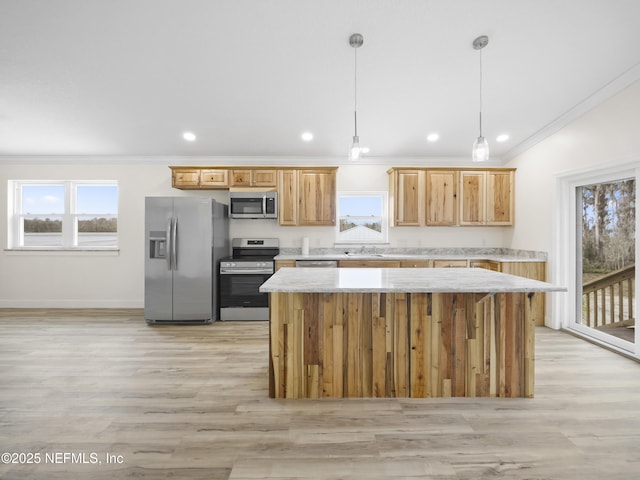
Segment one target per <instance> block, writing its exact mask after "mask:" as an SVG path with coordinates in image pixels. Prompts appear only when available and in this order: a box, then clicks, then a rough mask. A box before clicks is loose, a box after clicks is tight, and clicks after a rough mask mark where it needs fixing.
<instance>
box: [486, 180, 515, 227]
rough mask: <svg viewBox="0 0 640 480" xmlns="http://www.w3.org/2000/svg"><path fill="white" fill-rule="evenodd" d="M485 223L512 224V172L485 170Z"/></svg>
mask: <svg viewBox="0 0 640 480" xmlns="http://www.w3.org/2000/svg"><path fill="white" fill-rule="evenodd" d="M487 225H513V172H503V171H497V172H494V171H488V172H487Z"/></svg>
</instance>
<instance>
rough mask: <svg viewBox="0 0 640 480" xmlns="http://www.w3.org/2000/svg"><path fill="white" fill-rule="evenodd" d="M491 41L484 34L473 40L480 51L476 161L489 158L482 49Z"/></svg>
mask: <svg viewBox="0 0 640 480" xmlns="http://www.w3.org/2000/svg"><path fill="white" fill-rule="evenodd" d="M488 43H489V37H487V36H486V35H482V36H480V37H478V38H476V39H475V40H474V41H473V48H474V50H478V51H479V53H480V115H479V119H480V134H479V135H478V138H476V141H475V142H473V150H472V152H471V160H472V161H474V162H486V161H487V160H489V144H488V143H487V139H486V138H484V136H482V49H483V48H484V47H486V46H487V44H488Z"/></svg>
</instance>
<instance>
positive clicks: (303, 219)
mask: <svg viewBox="0 0 640 480" xmlns="http://www.w3.org/2000/svg"><path fill="white" fill-rule="evenodd" d="M298 188H299V195H300V204H299V210H298V225H335V224H336V172H335V170H331V171H325V170H299V171H298Z"/></svg>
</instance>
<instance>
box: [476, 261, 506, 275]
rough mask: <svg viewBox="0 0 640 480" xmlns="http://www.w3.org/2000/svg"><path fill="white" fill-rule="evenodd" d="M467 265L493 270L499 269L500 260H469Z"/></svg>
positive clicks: (497, 270)
mask: <svg viewBox="0 0 640 480" xmlns="http://www.w3.org/2000/svg"><path fill="white" fill-rule="evenodd" d="M469 267H471V268H485V269H487V270H492V271H494V272H499V271H500V262H495V261H493V260H469Z"/></svg>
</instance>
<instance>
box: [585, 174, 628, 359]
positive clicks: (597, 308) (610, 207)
mask: <svg viewBox="0 0 640 480" xmlns="http://www.w3.org/2000/svg"><path fill="white" fill-rule="evenodd" d="M576 193H577V198H576V200H577V202H576V204H577V208H578V212H577V215H576V217H577V220H578V225H577V232H578V238H577V245H578V263H579V268H578V279H577V280H578V281H577V284H578V286H579V288H578V294H579V299H578V304H579V310H578V311H580V312H581V315H578V318H577V319H576V323H577V324H578V325H579V327H580V329H581V330H582V329H584V330H583V331H585V333H589V334H592V335H593V336H595V337H597V338H599V339H600V340H603V341H605V342H608V343H611V344H614V345H616V346H618V347H622V348H627V349H629V350H633V344H634V343H635V295H634V293H635V225H636V220H635V180H634V179H622V180H614V181H608V182H604V183H595V184H591V185H582V186H580V187H577V189H576Z"/></svg>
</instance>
